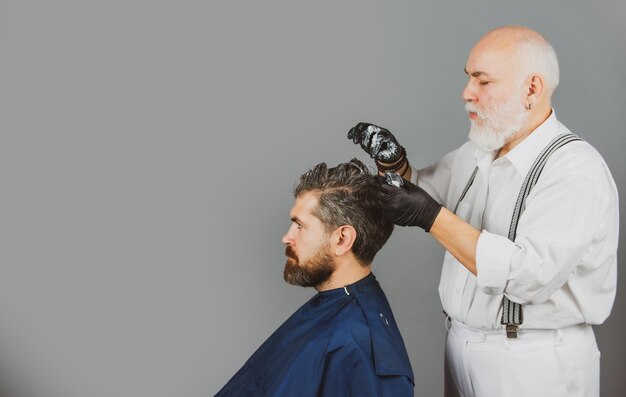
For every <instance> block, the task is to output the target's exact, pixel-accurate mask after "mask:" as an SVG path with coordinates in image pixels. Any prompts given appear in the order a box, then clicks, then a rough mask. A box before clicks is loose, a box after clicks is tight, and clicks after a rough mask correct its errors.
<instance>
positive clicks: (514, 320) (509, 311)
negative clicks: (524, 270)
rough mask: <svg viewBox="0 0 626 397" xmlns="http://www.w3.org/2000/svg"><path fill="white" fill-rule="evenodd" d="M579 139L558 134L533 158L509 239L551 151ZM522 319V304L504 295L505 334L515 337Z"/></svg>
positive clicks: (519, 198) (514, 213) (514, 215)
mask: <svg viewBox="0 0 626 397" xmlns="http://www.w3.org/2000/svg"><path fill="white" fill-rule="evenodd" d="M581 140H582V139H580V138H579V137H577V136H576V135H574V134H561V135H558V136H557V137H555V138H554V139H553V140H552V142H550V144H548V146H546V147H545V148H544V149H543V151H542V152H541V153H540V154H539V156H538V157H537V158H536V159H535V162H534V163H533V165H532V167H531V168H530V171H528V174H527V175H526V178H525V179H524V182H523V183H522V188H521V189H520V192H519V195H518V196H517V202H516V203H515V209H514V210H513V217H512V218H511V225H510V226H509V236H508V237H509V240H511V241H515V237H516V235H517V224H518V223H519V219H520V217H521V216H522V213H523V212H524V210H525V209H526V198H527V197H528V195H529V194H530V190H531V189H532V188H533V187H534V186H535V185H536V184H537V181H538V180H539V175H540V174H541V171H543V168H544V167H545V165H546V163H547V162H548V158H550V156H551V155H552V153H554V152H555V151H556V150H558V149H559V148H561V147H563V146H565V145H567V144H568V143H570V142H574V141H581ZM523 321H524V316H523V312H522V305H520V304H519V303H515V302H511V301H510V300H509V298H507V297H506V296H504V297H503V298H502V319H501V321H500V323H501V324H505V325H506V334H507V337H508V338H513V339H515V338H517V329H518V328H519V325H520V324H522V322H523Z"/></svg>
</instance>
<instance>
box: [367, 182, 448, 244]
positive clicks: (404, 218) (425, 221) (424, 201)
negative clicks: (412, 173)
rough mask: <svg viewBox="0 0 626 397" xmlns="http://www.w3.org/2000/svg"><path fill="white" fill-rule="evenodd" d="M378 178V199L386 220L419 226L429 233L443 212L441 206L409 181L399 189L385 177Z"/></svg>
mask: <svg viewBox="0 0 626 397" xmlns="http://www.w3.org/2000/svg"><path fill="white" fill-rule="evenodd" d="M377 178H378V181H379V191H378V198H379V200H380V203H381V209H382V211H383V215H384V216H385V218H386V219H387V220H389V221H391V222H393V223H395V224H396V225H400V226H419V227H421V228H422V229H424V230H425V231H427V232H428V231H429V230H430V227H431V226H432V225H433V223H434V222H435V218H437V215H439V211H441V204H439V203H438V202H437V201H435V199H433V198H432V197H430V195H429V194H428V193H426V191H424V189H422V188H421V187H419V186H415V185H414V184H412V183H411V182H409V181H407V180H405V181H404V186H403V187H400V188H398V187H396V186H392V185H390V184H388V183H387V182H386V180H385V178H383V177H380V176H379V177H377Z"/></svg>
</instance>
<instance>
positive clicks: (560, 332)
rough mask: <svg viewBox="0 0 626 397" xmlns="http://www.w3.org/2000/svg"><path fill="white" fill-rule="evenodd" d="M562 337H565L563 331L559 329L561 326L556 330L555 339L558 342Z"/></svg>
mask: <svg viewBox="0 0 626 397" xmlns="http://www.w3.org/2000/svg"><path fill="white" fill-rule="evenodd" d="M563 339H565V337H564V336H563V331H561V328H559V329H557V330H556V341H557V342H558V343H561V342H563Z"/></svg>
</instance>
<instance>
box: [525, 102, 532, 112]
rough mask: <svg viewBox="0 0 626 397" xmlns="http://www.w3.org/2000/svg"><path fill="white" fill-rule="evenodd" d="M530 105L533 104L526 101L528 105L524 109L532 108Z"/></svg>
mask: <svg viewBox="0 0 626 397" xmlns="http://www.w3.org/2000/svg"><path fill="white" fill-rule="evenodd" d="M532 106H533V104H532V103H530V102H529V103H528V106H526V109H527V110H530V108H532Z"/></svg>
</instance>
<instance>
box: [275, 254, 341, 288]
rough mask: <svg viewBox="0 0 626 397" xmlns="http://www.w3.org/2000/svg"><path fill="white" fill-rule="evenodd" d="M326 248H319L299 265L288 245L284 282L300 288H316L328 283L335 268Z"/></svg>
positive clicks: (296, 257)
mask: <svg viewBox="0 0 626 397" xmlns="http://www.w3.org/2000/svg"><path fill="white" fill-rule="evenodd" d="M326 248H327V247H326V246H324V247H322V248H320V250H319V251H318V252H317V253H316V254H315V255H314V256H313V257H312V258H311V259H309V260H307V261H306V262H303V263H300V261H299V260H298V256H297V255H296V253H295V252H294V251H293V248H291V246H289V245H288V246H287V248H286V249H285V255H287V263H285V271H284V272H283V277H284V278H285V281H286V282H288V283H289V284H293V285H299V286H301V287H317V286H319V285H322V284H324V283H325V282H326V281H328V279H330V276H331V275H332V274H333V272H334V271H335V266H334V264H333V259H332V257H331V256H330V255H329V254H328V252H327V251H326Z"/></svg>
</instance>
